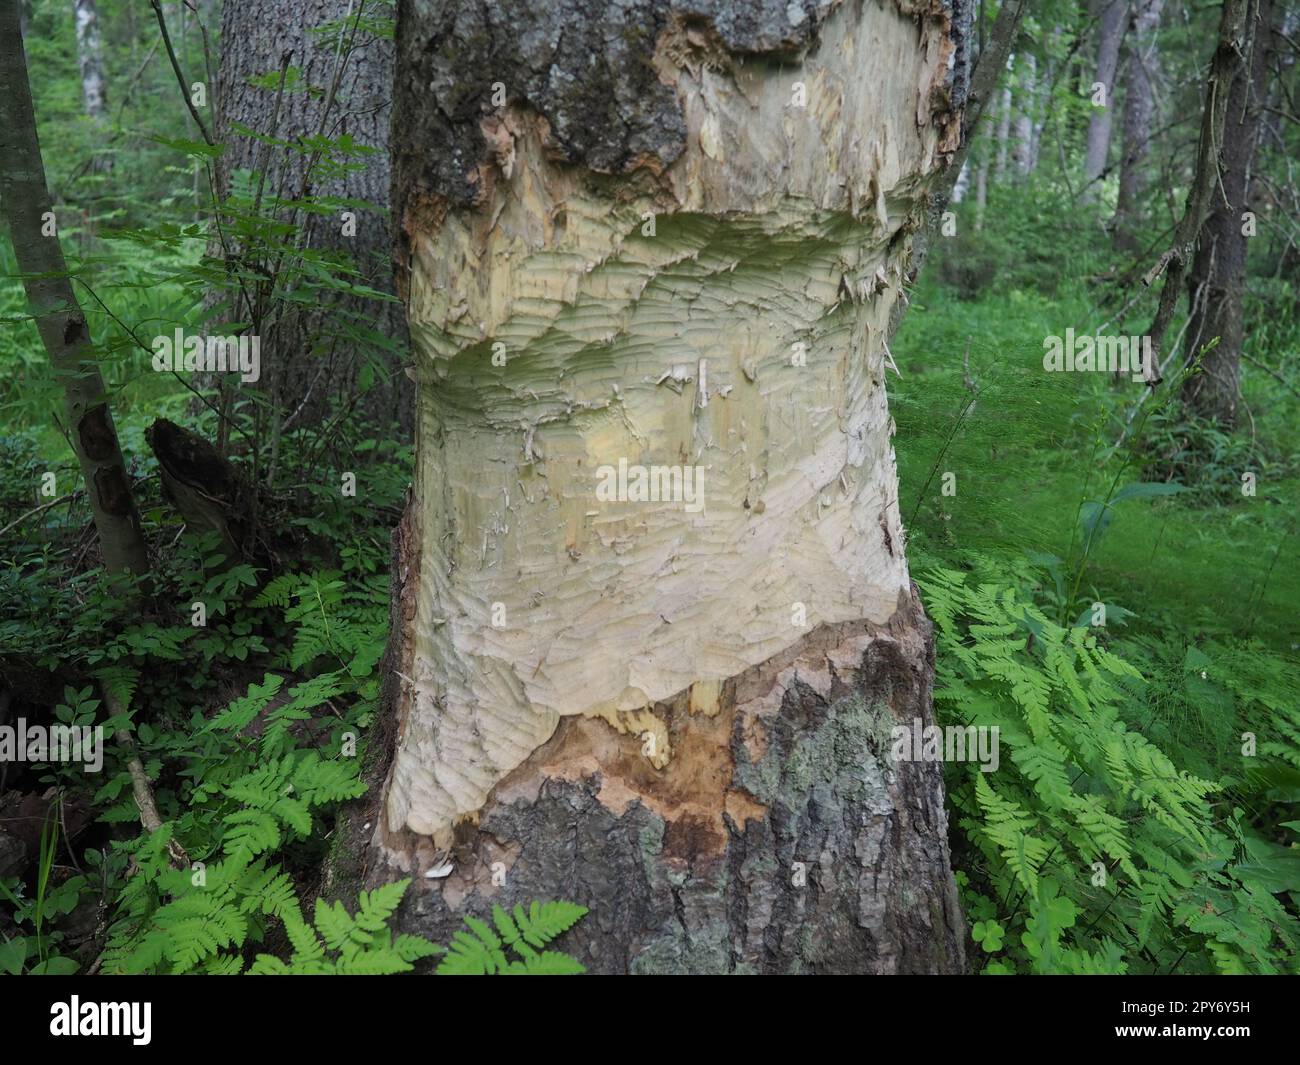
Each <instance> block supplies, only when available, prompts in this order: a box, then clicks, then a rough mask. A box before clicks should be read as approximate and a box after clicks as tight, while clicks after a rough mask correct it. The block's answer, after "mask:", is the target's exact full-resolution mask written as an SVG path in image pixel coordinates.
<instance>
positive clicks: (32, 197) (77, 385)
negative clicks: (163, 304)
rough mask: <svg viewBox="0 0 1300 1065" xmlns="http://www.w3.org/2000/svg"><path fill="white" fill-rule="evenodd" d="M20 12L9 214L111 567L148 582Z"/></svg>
mask: <svg viewBox="0 0 1300 1065" xmlns="http://www.w3.org/2000/svg"><path fill="white" fill-rule="evenodd" d="M18 6H19V5H18V0H0V205H3V209H4V214H5V220H6V221H7V222H8V224H9V235H10V239H11V240H12V241H13V246H14V254H15V256H16V257H17V260H18V269H19V270H20V271H22V273H23V275H24V277H23V287H24V288H25V290H26V292H27V302H28V304H29V305H30V306H31V309H32V313H33V315H34V316H35V318H36V326H37V329H38V330H39V332H40V335H41V341H42V343H43V344H44V345H45V350H46V353H47V354H48V355H49V358H50V362H51V363H52V364H53V366H54V372H55V375H56V376H57V377H58V378H59V379H60V381H61V383H62V385H63V390H64V397H65V404H66V406H65V409H66V415H67V425H68V431H69V435H70V437H71V443H72V447H73V450H74V451H75V452H76V454H77V461H78V462H79V464H80V466H81V472H82V475H83V476H84V477H85V481H86V495H87V497H88V498H89V500H90V509H91V513H92V514H93V515H94V520H95V529H96V531H97V532H98V533H99V545H100V551H101V553H102V554H103V558H104V565H105V568H106V569H108V570H109V572H112V573H117V572H121V571H123V570H126V571H129V572H131V573H136V574H142V573H145V572H147V571H148V569H149V553H148V549H147V548H146V546H145V542H144V536H143V534H142V532H141V530H140V517H139V514H138V512H137V511H136V506H135V499H134V497H133V496H132V494H131V480H130V477H129V476H128V475H127V471H126V466H125V464H124V463H123V461H122V451H121V448H120V447H119V446H118V441H117V430H116V428H114V425H113V415H112V413H111V412H110V411H109V408H108V396H107V393H106V391H105V388H104V379H103V377H102V376H101V374H100V372H99V366H98V365H97V364H96V362H95V354H94V347H93V345H92V343H91V339H90V330H89V328H88V327H87V325H86V317H85V315H84V314H83V313H82V312H81V308H80V307H79V306H78V304H77V298H76V295H75V293H74V292H73V291H72V282H71V280H70V279H69V277H68V268H67V264H66V263H65V262H64V259H63V249H62V248H61V247H60V245H59V238H58V236H57V233H56V232H55V230H54V229H53V228H52V225H53V220H54V210H53V207H52V205H51V203H50V194H49V190H48V188H47V186H46V183H45V164H44V162H43V160H42V159H41V146H40V142H39V141H38V139H37V134H36V114H35V110H34V108H33V106H32V94H31V86H30V85H29V83H28V80H27V56H26V53H25V51H24V49H23V39H22V34H21V32H20V30H19V18H18Z"/></svg>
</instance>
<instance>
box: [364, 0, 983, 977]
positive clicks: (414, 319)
mask: <svg viewBox="0 0 1300 1065" xmlns="http://www.w3.org/2000/svg"><path fill="white" fill-rule="evenodd" d="M684 8H686V5H680V4H677V3H674V2H672V0H642V2H640V3H637V4H634V5H630V6H628V7H626V8H606V7H603V6H601V5H593V4H590V3H587V2H585V0H556V2H553V3H551V4H549V5H543V6H539V5H537V4H528V3H523V2H520V3H502V4H497V5H490V6H487V7H484V6H480V5H474V4H458V3H453V2H448V3H417V2H416V0H403V2H402V3H400V4H399V15H398V59H397V90H396V96H395V109H396V113H395V121H394V131H395V134H396V139H395V143H394V145H393V148H394V165H395V184H394V201H395V203H394V206H395V210H396V212H397V216H398V223H399V252H400V255H401V264H402V270H401V272H400V273H399V288H400V290H401V292H402V294H403V296H404V298H405V299H406V301H407V306H408V313H409V316H410V322H411V330H412V337H413V340H414V344H415V350H416V356H417V373H418V377H419V381H418V386H419V396H420V406H419V420H418V448H417V455H418V457H417V474H416V482H415V487H414V490H413V498H412V502H411V505H410V508H409V509H408V513H407V517H406V519H405V520H404V523H403V527H402V529H401V531H400V532H399V536H398V545H399V546H398V551H397V558H396V562H395V572H396V578H395V580H396V589H395V595H394V611H395V619H394V620H395V642H394V645H393V647H392V648H391V649H390V654H391V660H390V666H391V667H392V668H391V676H392V677H394V678H397V679H396V680H394V681H393V682H392V688H391V689H390V695H391V697H392V702H393V704H394V705H393V706H392V715H393V716H392V718H391V719H390V720H391V724H390V726H389V727H390V728H391V729H392V732H393V741H392V744H391V750H390V752H389V753H390V756H391V760H390V761H389V763H388V764H387V765H386V766H385V767H384V768H383V770H382V771H383V773H384V777H385V783H384V787H383V788H382V790H381V791H380V792H379V798H378V806H377V807H376V809H375V811H374V813H373V814H372V816H371V820H372V821H373V822H374V824H375V830H374V835H373V837H372V838H371V839H370V840H369V844H370V849H369V852H368V869H369V880H370V882H372V883H376V882H379V881H382V880H384V879H390V878H392V877H394V876H396V875H413V876H415V877H416V884H417V890H414V891H413V892H411V893H408V901H407V903H406V905H405V908H404V910H403V913H402V916H401V923H402V925H403V927H406V928H410V929H413V930H419V931H420V932H422V933H424V934H427V935H433V936H435V937H443V938H445V937H446V936H448V935H450V934H451V933H452V932H453V931H454V930H455V928H456V926H457V925H458V923H459V921H460V918H461V916H462V915H463V914H466V913H474V914H482V913H484V912H486V911H487V910H488V909H490V907H491V905H492V904H493V903H504V904H507V905H512V904H513V903H514V902H516V901H527V900H529V899H532V898H543V897H555V896H561V897H566V898H570V899H573V900H574V901H577V902H580V903H583V904H584V905H587V906H589V907H591V909H592V911H593V912H592V915H591V916H590V917H588V918H587V920H585V921H584V922H582V924H581V925H579V927H578V928H577V929H576V930H575V932H574V933H572V934H571V935H570V937H568V939H567V940H566V942H565V944H564V947H565V949H566V950H569V951H570V952H572V953H574V954H575V955H576V956H577V957H579V959H580V960H582V961H583V962H584V963H585V964H586V965H587V966H588V967H589V968H591V969H593V970H596V971H601V972H629V971H631V972H658V971H691V972H796V971H815V972H847V971H853V972H882V973H883V972H939V971H944V972H952V971H960V970H961V969H962V968H963V967H964V929H963V923H962V918H961V914H960V911H959V907H958V904H957V900H956V894H955V889H954V883H953V879H952V875H951V872H950V869H949V856H948V846H947V838H946V832H947V823H946V814H945V811H944V806H943V790H942V775H941V772H940V767H939V766H938V765H937V764H935V763H910V762H898V763H895V762H893V761H892V760H891V759H890V757H889V754H888V746H887V745H888V743H889V737H890V736H891V730H892V728H893V727H895V726H902V727H909V728H910V727H911V726H912V725H913V723H914V722H915V723H919V724H921V725H922V726H924V725H926V724H929V723H930V722H931V721H932V720H933V717H932V709H931V704H930V685H931V677H932V663H931V658H932V648H931V643H930V629H929V625H928V623H927V622H926V620H925V618H924V615H923V612H922V609H921V606H920V603H919V599H918V597H917V595H916V592H915V589H914V587H913V586H912V584H911V581H910V579H909V576H908V571H907V563H906V560H905V557H904V552H903V546H904V539H903V529H902V526H901V522H900V519H899V514H898V508H897V477H896V472H895V467H894V458H893V450H892V447H891V444H890V435H891V432H892V428H891V421H890V418H889V414H888V409H887V404H886V395H885V383H884V374H885V369H886V365H887V364H888V363H889V362H890V361H892V360H890V359H889V356H888V352H887V338H888V330H889V322H890V317H891V311H892V310H893V309H894V306H895V303H896V301H897V299H898V295H899V292H900V289H901V280H902V278H903V277H904V275H905V272H906V270H907V267H908V265H909V262H910V260H911V256H912V241H913V235H914V234H915V233H916V231H917V230H919V229H920V228H921V227H922V226H923V224H924V222H925V218H926V209H927V196H928V192H929V191H930V190H929V186H930V184H931V183H932V179H933V178H934V177H935V176H936V175H938V174H939V173H940V172H941V171H942V169H943V167H944V166H945V164H946V163H947V162H949V161H950V160H951V158H952V156H953V154H954V153H955V152H956V150H957V148H958V147H959V142H960V137H961V123H962V105H963V102H964V94H965V88H966V87H965V85H964V84H963V83H962V81H963V78H962V73H961V72H962V71H963V69H964V67H963V64H962V63H961V62H960V59H959V57H955V56H954V52H957V51H960V49H961V48H963V47H965V37H966V34H967V33H968V32H969V24H970V13H969V8H968V7H967V5H965V4H947V3H939V2H935V3H928V2H927V3H920V4H916V3H912V2H909V0H900V2H898V3H892V2H891V3H887V4H876V3H869V4H861V5H858V4H844V5H838V6H834V7H832V8H829V9H828V8H825V7H819V6H817V5H813V4H800V3H795V4H784V3H779V4H768V3H762V2H759V0H751V2H748V3H736V2H729V3H721V2H719V3H716V4H715V3H708V2H705V3H699V2H693V3H692V4H690V5H689V9H688V10H684ZM624 20H626V21H624ZM593 56H601V57H602V58H603V62H601V63H600V64H594V63H593V62H592V57H593ZM954 60H956V61H954ZM882 86H886V87H887V89H882ZM494 358H495V359H496V361H495V362H494ZM647 467H657V468H659V469H660V470H661V471H668V474H671V473H672V471H676V476H677V478H678V479H677V480H676V481H673V482H668V481H667V477H668V474H664V478H665V481H664V482H663V483H665V484H667V485H668V486H669V487H675V488H677V489H679V491H675V492H667V493H665V492H655V493H654V494H653V499H650V500H643V498H642V497H641V496H640V495H639V494H638V493H637V492H636V491H635V490H634V489H632V488H630V487H629V488H628V490H627V491H620V490H612V491H606V489H611V488H612V487H613V482H614V481H616V480H617V481H618V488H619V489H621V488H623V487H626V486H625V484H624V481H623V480H622V479H621V478H622V477H623V474H622V473H620V475H619V477H618V478H616V477H615V476H614V471H615V470H618V471H629V472H628V473H627V484H628V485H630V484H631V479H632V478H633V477H634V476H635V474H634V473H633V472H630V471H633V470H640V471H643V472H645V471H646V468H647ZM688 471H690V472H691V473H693V474H694V476H695V478H696V479H695V481H694V484H695V486H696V493H697V494H696V495H694V497H693V496H692V492H691V490H690V482H689V481H688V480H687V477H688V475H689V474H688ZM700 477H702V478H703V481H702V482H701V480H699V478H700ZM701 486H702V489H703V494H702V495H699V494H698V492H699V490H700V489H701ZM448 862H449V863H450V864H451V865H452V867H453V869H452V871H451V872H450V875H446V876H442V877H438V878H434V879H429V878H427V877H426V874H427V873H429V872H430V871H435V867H436V866H442V865H444V864H445V863H448ZM498 863H499V864H498ZM436 871H439V872H442V871H445V870H442V869H438V870H436Z"/></svg>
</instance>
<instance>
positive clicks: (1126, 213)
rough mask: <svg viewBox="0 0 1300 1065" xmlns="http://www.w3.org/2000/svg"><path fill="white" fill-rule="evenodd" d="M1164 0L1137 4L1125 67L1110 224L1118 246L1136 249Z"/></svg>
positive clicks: (1140, 1)
mask: <svg viewBox="0 0 1300 1065" xmlns="http://www.w3.org/2000/svg"><path fill="white" fill-rule="evenodd" d="M1163 7H1164V0H1137V3H1136V4H1135V5H1134V12H1133V27H1132V33H1131V38H1130V39H1131V40H1132V45H1131V48H1130V51H1129V56H1128V63H1127V65H1126V66H1125V68H1124V144H1123V149H1124V154H1123V156H1122V158H1121V161H1120V170H1119V199H1118V201H1117V202H1116V205H1115V218H1114V220H1113V222H1112V223H1111V225H1112V228H1113V230H1114V240H1115V246H1116V247H1118V248H1122V249H1127V250H1130V251H1132V250H1136V248H1137V243H1138V242H1137V239H1136V237H1135V236H1134V233H1133V230H1134V229H1135V228H1136V226H1137V224H1138V220H1139V214H1140V212H1141V208H1140V206H1139V205H1140V203H1141V198H1142V190H1143V188H1144V182H1143V173H1142V169H1143V167H1144V166H1145V164H1146V158H1147V148H1148V143H1149V140H1150V137H1151V119H1152V115H1153V112H1154V109H1155V104H1154V100H1153V93H1152V88H1153V84H1154V74H1155V71H1156V68H1157V66H1158V64H1159V62H1160V54H1159V52H1158V51H1157V50H1156V30H1157V29H1158V28H1159V26H1160V11H1161V9H1162V8H1163Z"/></svg>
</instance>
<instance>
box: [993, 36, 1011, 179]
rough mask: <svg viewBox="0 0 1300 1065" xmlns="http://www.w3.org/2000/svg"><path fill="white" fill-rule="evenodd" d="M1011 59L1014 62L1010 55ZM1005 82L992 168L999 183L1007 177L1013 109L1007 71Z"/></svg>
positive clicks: (1009, 78) (1009, 75)
mask: <svg viewBox="0 0 1300 1065" xmlns="http://www.w3.org/2000/svg"><path fill="white" fill-rule="evenodd" d="M1011 61H1012V62H1013V63H1014V62H1015V57H1014V56H1012V59H1011ZM1004 78H1005V81H1006V84H1005V85H1004V86H1003V89H1002V102H1001V104H1000V106H999V109H998V133H997V142H998V158H997V165H996V166H995V167H994V168H993V181H994V183H995V184H998V185H1001V184H1002V183H1003V182H1004V181H1005V180H1006V177H1007V158H1008V156H1009V155H1010V149H1011V113H1012V111H1013V109H1014V101H1013V100H1012V96H1011V82H1012V80H1013V79H1014V74H1013V73H1012V72H1008V73H1007V74H1005V75H1004Z"/></svg>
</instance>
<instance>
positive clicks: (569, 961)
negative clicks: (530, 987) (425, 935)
mask: <svg viewBox="0 0 1300 1065" xmlns="http://www.w3.org/2000/svg"><path fill="white" fill-rule="evenodd" d="M586 914H587V908H586V907H585V906H578V905H577V904H575V903H572V902H536V901H534V902H533V903H532V904H531V905H530V906H529V907H528V910H527V912H525V911H524V908H523V907H522V906H518V905H517V906H515V908H514V911H513V912H511V913H507V912H506V911H505V910H504V909H503V908H502V907H500V906H493V907H492V925H489V924H487V922H485V921H481V920H479V919H478V918H477V917H474V916H471V915H468V914H467V915H466V916H465V927H466V928H467V929H468V931H462V932H457V933H456V934H455V936H453V937H452V941H451V945H450V946H449V947H448V948H447V955H446V957H444V958H443V960H442V962H441V963H440V964H439V965H438V975H439V976H491V975H504V976H574V975H578V974H581V973H583V972H586V970H585V969H584V968H583V967H582V965H581V964H579V963H578V961H577V960H575V959H574V958H571V957H569V955H567V954H564V953H562V952H560V951H555V950H544V949H542V948H544V947H545V946H546V945H547V944H548V943H550V942H551V940H553V939H555V938H556V937H557V936H559V935H561V934H562V933H564V932H567V931H568V930H569V929H570V928H572V927H573V926H574V925H575V924H577V923H578V922H579V921H580V920H581V919H582V918H583V917H585V916H586ZM493 926H495V929H494V928H493ZM507 950H508V951H509V954H507ZM511 954H512V955H514V957H510V956H509V955H511Z"/></svg>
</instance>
